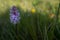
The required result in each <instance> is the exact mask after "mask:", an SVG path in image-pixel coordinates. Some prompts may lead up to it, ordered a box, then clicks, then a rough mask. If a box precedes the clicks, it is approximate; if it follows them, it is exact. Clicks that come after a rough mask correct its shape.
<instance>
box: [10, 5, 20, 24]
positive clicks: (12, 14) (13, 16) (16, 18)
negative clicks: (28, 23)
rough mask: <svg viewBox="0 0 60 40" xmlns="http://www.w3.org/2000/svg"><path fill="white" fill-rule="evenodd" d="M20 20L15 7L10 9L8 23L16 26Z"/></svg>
mask: <svg viewBox="0 0 60 40" xmlns="http://www.w3.org/2000/svg"><path fill="white" fill-rule="evenodd" d="M19 20H20V13H19V12H18V10H17V8H16V7H15V6H12V8H11V9H10V21H11V23H13V24H17V23H18V22H19Z"/></svg>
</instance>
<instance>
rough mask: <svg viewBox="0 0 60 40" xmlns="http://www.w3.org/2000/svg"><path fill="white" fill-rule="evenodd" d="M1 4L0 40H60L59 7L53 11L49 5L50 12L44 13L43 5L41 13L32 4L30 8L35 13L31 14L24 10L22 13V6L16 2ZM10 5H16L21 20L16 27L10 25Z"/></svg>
mask: <svg viewBox="0 0 60 40" xmlns="http://www.w3.org/2000/svg"><path fill="white" fill-rule="evenodd" d="M4 2H5V1H4ZM4 2H3V3H4ZM6 2H9V1H6ZM44 2H45V1H44ZM44 2H43V3H44ZM3 3H1V7H0V40H60V25H59V24H60V22H59V21H58V20H59V18H58V15H59V9H60V7H59V6H56V7H57V8H56V9H55V8H54V7H55V5H54V6H53V5H51V7H52V8H51V10H52V11H51V10H49V12H46V11H44V10H47V9H46V8H45V7H44V6H45V5H43V7H42V9H43V11H42V10H38V9H39V8H37V7H38V5H37V6H36V5H35V4H34V6H32V7H34V8H35V12H32V11H29V10H27V9H26V8H25V9H24V10H25V11H24V10H23V8H24V6H21V5H20V4H19V2H18V1H17V2H16V1H14V3H13V1H10V2H9V3H8V4H7V5H4V4H3ZM12 5H16V6H17V8H18V10H19V12H20V16H21V19H20V22H19V23H17V25H13V24H12V23H10V19H9V14H10V7H11V6H12ZM30 5H31V4H30ZM57 5H59V4H57ZM48 6H49V4H48ZM22 7H23V8H22ZM28 7H29V6H28ZM32 7H31V8H32ZM40 8H41V6H40ZM44 8H45V9H44ZM28 9H29V8H28ZM16 28H17V30H16ZM16 32H17V34H16Z"/></svg>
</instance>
